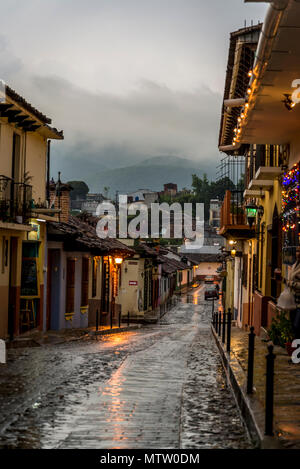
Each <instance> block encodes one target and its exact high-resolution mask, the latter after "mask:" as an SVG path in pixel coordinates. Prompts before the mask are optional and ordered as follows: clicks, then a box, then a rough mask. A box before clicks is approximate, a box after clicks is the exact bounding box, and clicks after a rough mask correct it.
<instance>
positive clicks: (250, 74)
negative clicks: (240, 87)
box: [248, 70, 253, 78]
mask: <svg viewBox="0 0 300 469" xmlns="http://www.w3.org/2000/svg"><path fill="white" fill-rule="evenodd" d="M252 75H253V72H252V70H249V72H248V77H249V78H251V77H252Z"/></svg>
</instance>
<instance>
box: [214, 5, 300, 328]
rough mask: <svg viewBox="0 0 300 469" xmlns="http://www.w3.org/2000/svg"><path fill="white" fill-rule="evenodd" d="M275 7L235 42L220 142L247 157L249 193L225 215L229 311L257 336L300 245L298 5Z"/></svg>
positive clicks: (232, 199) (232, 195)
mask: <svg viewBox="0 0 300 469" xmlns="http://www.w3.org/2000/svg"><path fill="white" fill-rule="evenodd" d="M277 4H279V2H277V1H274V2H272V4H271V5H270V7H269V10H268V13H267V15H266V18H265V22H264V25H263V26H262V25H258V26H253V27H252V28H246V29H244V30H240V31H238V32H236V33H233V34H232V35H231V43H230V53H229V62H228V71H227V76H226V84H225V94H224V104H223V114H222V121H221V130H220V142H219V149H220V150H221V151H222V152H225V153H226V154H227V155H234V156H241V155H243V156H244V157H245V191H244V192H243V194H242V196H241V194H240V193H239V194H237V193H236V192H235V191H230V192H227V194H226V197H225V200H224V204H223V208H222V216H221V231H220V233H221V234H222V235H223V236H224V237H225V238H226V239H227V245H226V253H225V254H226V256H227V261H226V263H227V277H226V306H227V307H231V308H233V310H234V311H235V315H236V318H237V320H238V323H239V325H240V326H244V327H249V326H250V325H254V326H255V331H256V333H257V334H259V333H260V331H261V328H262V327H263V328H268V327H269V326H270V324H271V321H272V318H273V317H274V316H275V314H276V310H277V306H276V303H277V299H278V297H279V295H280V293H281V291H282V286H283V283H282V280H283V278H287V276H288V273H289V269H290V265H292V264H293V263H294V262H295V251H296V247H297V246H298V245H299V235H298V233H299V231H298V228H299V227H298V225H299V223H298V213H299V212H298V207H299V205H300V201H299V161H300V153H299V149H300V137H299V135H300V134H299V117H300V106H298V104H296V102H297V98H298V97H299V95H298V92H299V90H297V86H299V85H298V84H297V83H298V82H297V83H294V80H297V79H298V78H299V76H298V75H299V67H298V63H299V56H300V46H299V42H298V41H297V40H296V39H295V38H296V37H297V35H298V31H299V29H298V28H299V25H300V5H299V3H297V2H295V1H292V0H287V1H285V2H280V8H278V5H277ZM261 29H262V31H261ZM287 31H288V32H287ZM258 35H259V42H257V39H258ZM279 51H282V53H279ZM292 97H294V98H296V101H295V102H294V101H293V100H292Z"/></svg>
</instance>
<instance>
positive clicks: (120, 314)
mask: <svg viewBox="0 0 300 469" xmlns="http://www.w3.org/2000/svg"><path fill="white" fill-rule="evenodd" d="M121 316H122V313H121V311H120V312H119V329H120V327H121Z"/></svg>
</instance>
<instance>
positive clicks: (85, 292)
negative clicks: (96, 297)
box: [81, 257, 89, 306]
mask: <svg viewBox="0 0 300 469" xmlns="http://www.w3.org/2000/svg"><path fill="white" fill-rule="evenodd" d="M88 302H89V260H88V258H86V257H84V258H83V259H82V274H81V306H87V305H88Z"/></svg>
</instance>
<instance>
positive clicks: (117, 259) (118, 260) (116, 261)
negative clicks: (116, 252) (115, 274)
mask: <svg viewBox="0 0 300 469" xmlns="http://www.w3.org/2000/svg"><path fill="white" fill-rule="evenodd" d="M115 263H116V264H117V265H122V264H123V259H122V257H115Z"/></svg>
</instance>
